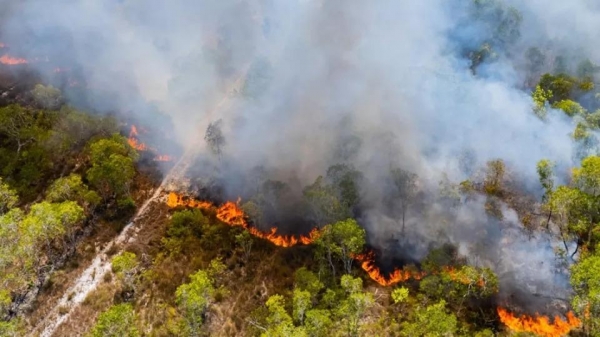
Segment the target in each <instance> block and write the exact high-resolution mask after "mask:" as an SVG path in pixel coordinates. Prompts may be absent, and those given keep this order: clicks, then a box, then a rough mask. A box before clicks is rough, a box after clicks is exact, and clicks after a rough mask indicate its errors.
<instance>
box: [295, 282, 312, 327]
mask: <svg viewBox="0 0 600 337" xmlns="http://www.w3.org/2000/svg"><path fill="white" fill-rule="evenodd" d="M311 297H312V296H311V293H310V292H308V291H306V290H300V289H294V292H293V297H292V304H293V314H294V320H295V321H296V322H298V324H300V325H302V324H304V318H305V316H306V312H307V311H308V310H309V309H310V308H311V307H312V300H311Z"/></svg>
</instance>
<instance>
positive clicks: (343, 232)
mask: <svg viewBox="0 0 600 337" xmlns="http://www.w3.org/2000/svg"><path fill="white" fill-rule="evenodd" d="M365 237H366V234H365V230H364V229H362V228H361V227H360V226H359V225H358V223H357V222H356V221H355V220H353V219H347V220H344V221H338V222H336V223H334V224H333V225H327V226H325V227H323V229H322V231H321V236H320V237H319V238H318V239H317V240H316V241H315V244H316V245H317V247H319V250H318V254H321V255H324V256H325V258H326V259H327V262H328V263H329V265H330V267H331V270H332V272H333V274H334V276H335V263H334V257H335V258H337V259H339V260H340V261H341V262H342V263H343V265H344V270H345V271H346V273H348V274H350V273H351V272H352V263H353V261H354V256H356V255H357V254H360V253H361V252H362V250H363V248H364V245H365V242H366V241H365Z"/></svg>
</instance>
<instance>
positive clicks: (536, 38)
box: [0, 0, 600, 292]
mask: <svg viewBox="0 0 600 337" xmlns="http://www.w3.org/2000/svg"><path fill="white" fill-rule="evenodd" d="M6 3H7V4H8V1H6ZM476 3H480V4H481V3H483V4H484V5H481V6H483V7H481V6H479V5H476ZM509 5H511V6H513V7H514V9H516V10H517V11H519V12H520V14H518V13H517V14H516V13H515V11H513V10H512V9H511V7H509ZM486 6H487V7H486ZM2 8H4V9H2V10H0V12H1V13H0V17H2V18H4V19H3V20H2V23H1V24H0V32H1V35H0V40H1V41H2V42H4V43H6V44H8V45H10V46H11V48H12V49H13V50H14V51H15V52H16V53H17V54H19V55H24V56H27V57H28V58H30V59H33V58H40V57H46V58H47V59H48V60H49V61H48V62H38V63H33V64H32V66H36V67H38V68H39V70H40V71H41V72H42V73H44V74H46V75H48V76H49V80H50V81H51V80H52V77H51V72H50V71H49V69H52V68H54V67H57V66H60V67H65V68H69V69H71V73H72V74H73V76H78V77H79V78H81V79H82V80H83V81H84V83H85V90H82V89H81V88H63V90H65V92H66V93H67V94H68V95H70V98H71V100H72V101H73V102H75V103H78V104H80V105H83V106H85V107H88V108H90V109H93V110H96V111H99V112H102V111H107V110H117V111H120V112H122V113H127V114H130V116H132V117H134V118H136V119H138V120H141V121H142V122H143V123H144V124H146V125H150V126H152V127H154V128H155V129H157V130H161V129H162V130H163V132H165V133H169V134H173V135H175V137H176V138H177V140H178V142H179V143H180V144H181V145H182V146H183V147H185V146H186V145H188V144H192V143H193V144H196V142H197V141H198V140H199V139H202V136H203V135H204V131H205V129H206V127H207V125H208V124H209V123H210V122H214V121H216V120H218V119H222V120H223V132H224V135H225V139H226V144H225V146H224V148H223V160H222V161H219V160H216V159H215V158H214V156H212V157H211V154H210V151H209V150H208V149H202V148H200V149H199V151H200V152H201V153H200V154H199V156H200V158H201V159H200V160H199V162H198V165H197V166H196V167H195V169H194V171H193V172H192V173H191V174H192V176H197V177H199V176H202V177H205V176H215V175H216V176H217V178H216V179H217V180H218V181H219V183H218V185H219V188H220V189H222V191H221V193H222V194H223V195H224V197H236V196H239V195H242V196H247V195H249V194H250V192H248V190H251V189H252V188H251V187H252V184H251V181H252V180H253V178H252V174H253V173H252V172H254V173H256V172H257V171H256V170H255V168H256V167H257V166H261V167H263V168H264V172H263V176H265V175H266V177H267V178H268V179H271V180H281V181H284V182H286V183H287V185H288V189H287V190H286V191H285V193H284V194H282V195H283V197H282V198H283V199H284V200H286V201H285V202H284V204H285V207H283V209H285V212H286V213H289V212H292V213H295V214H293V215H289V216H287V217H286V218H285V219H297V216H296V215H298V217H302V214H304V213H305V212H307V210H306V209H305V208H303V207H300V206H298V207H294V205H298V204H299V203H300V202H299V200H300V199H301V193H302V188H303V187H304V186H306V185H309V184H312V183H313V182H314V180H315V179H316V178H317V177H318V176H319V175H324V174H325V173H326V172H327V169H328V167H330V166H331V165H334V164H338V163H346V164H349V165H351V166H352V167H354V168H355V169H356V170H358V171H360V172H361V173H362V175H363V179H362V180H361V184H360V187H361V188H360V195H361V200H362V201H361V204H360V205H361V207H360V212H359V213H360V214H359V220H360V222H361V224H362V225H364V226H365V227H366V228H367V230H368V233H369V242H370V243H371V244H372V245H374V246H379V247H380V248H382V249H383V247H384V246H385V247H389V246H390V243H389V241H390V240H389V238H390V237H395V238H398V237H400V236H402V235H401V234H400V232H401V231H400V227H401V222H400V213H401V212H400V210H399V208H398V204H397V203H391V204H390V199H393V198H392V197H391V195H392V194H393V193H392V192H391V190H390V185H391V184H392V183H391V181H390V178H389V173H390V169H392V168H402V169H403V170H407V171H410V172H414V173H417V174H418V176H419V178H418V182H419V184H420V185H419V191H420V193H421V196H420V197H419V200H421V201H420V202H419V203H417V204H415V205H411V207H409V208H408V212H407V213H408V214H407V220H406V223H405V226H404V227H406V235H404V236H402V237H403V239H401V240H400V241H396V243H392V244H391V247H392V248H391V249H392V251H394V252H396V253H397V252H401V251H402V252H403V253H402V254H404V255H406V256H409V257H410V258H413V259H420V258H422V257H423V256H424V255H425V254H426V252H427V250H428V248H429V247H430V246H431V245H432V244H436V243H442V242H443V241H447V242H452V243H455V244H456V245H458V246H459V247H460V251H461V252H462V253H463V254H464V255H466V256H469V259H470V260H471V262H472V263H474V264H480V265H487V266H491V267H494V269H495V270H496V271H497V272H499V273H500V274H501V275H500V276H501V277H504V276H506V277H508V278H509V281H507V282H508V283H511V284H512V283H514V282H517V284H522V283H527V284H537V285H538V286H539V285H541V287H545V288H546V289H551V287H550V285H548V282H550V281H548V279H552V280H554V279H555V278H554V277H550V275H554V273H553V272H552V268H554V267H552V264H553V259H554V251H553V249H554V246H555V245H556V243H555V242H553V241H552V239H550V238H539V237H538V238H535V239H532V240H531V239H529V238H528V237H527V236H526V235H525V234H524V233H523V232H522V230H518V231H517V229H522V228H523V225H521V224H520V223H519V221H518V219H517V217H516V215H515V213H514V211H513V210H510V209H508V208H507V206H506V205H504V206H503V210H502V213H503V214H504V220H503V221H499V220H495V219H493V218H492V217H490V216H489V215H488V214H487V213H486V212H485V200H484V198H483V197H478V198H476V199H475V200H472V201H469V202H467V203H465V204H464V205H462V206H460V207H459V208H458V209H450V208H449V207H447V206H446V205H444V204H442V203H439V202H438V201H437V199H436V198H435V197H434V196H433V195H434V194H435V193H436V191H437V184H438V181H439V180H440V179H442V174H447V175H448V177H450V179H451V180H453V181H461V180H463V179H466V178H468V176H469V172H467V171H475V170H476V168H478V167H481V166H482V165H485V163H486V162H487V161H488V160H492V159H496V158H501V159H503V160H504V161H505V162H506V163H507V166H508V167H509V169H510V171H511V172H512V173H513V174H514V175H515V176H516V177H518V179H519V180H520V181H521V182H522V184H521V186H522V187H523V188H524V189H525V190H527V191H529V192H531V193H537V194H538V195H539V191H540V187H539V186H538V184H537V182H536V179H537V177H536V172H535V166H536V163H537V161H538V160H540V159H543V158H549V159H551V160H553V161H555V162H557V163H558V166H559V168H561V169H564V168H566V167H570V166H573V165H576V162H575V160H576V153H575V148H576V147H575V144H573V141H572V139H571V136H570V134H571V133H572V132H573V129H574V127H575V123H574V122H573V121H572V120H571V119H570V118H567V117H566V116H564V114H563V113H562V112H559V111H555V110H552V109H550V111H549V114H548V118H547V119H546V120H545V121H542V120H540V119H538V118H537V117H536V116H535V115H534V114H533V112H532V101H531V96H530V92H529V89H527V87H526V83H528V81H529V79H528V77H531V76H532V74H533V73H536V72H538V73H539V72H540V71H543V70H547V71H550V70H552V69H553V67H554V66H555V64H554V62H555V60H554V57H555V56H557V55H559V54H561V55H563V54H564V55H567V56H568V57H567V64H568V65H569V66H570V67H571V68H572V69H574V68H575V66H576V64H577V62H579V61H580V60H581V58H583V56H582V55H585V57H589V58H590V59H591V60H592V61H598V59H599V58H600V55H598V51H597V50H594V48H593V46H594V44H593V43H592V42H593V41H595V40H594V37H595V32H597V31H598V28H600V27H598V25H600V20H598V16H600V8H599V7H598V5H597V4H594V3H593V1H591V0H590V1H581V2H578V3H577V4H571V3H569V5H567V4H566V3H565V2H564V1H560V0H552V1H542V0H539V1H537V0H535V1H524V0H506V1H505V2H504V3H502V2H500V1H492V0H490V1H479V2H475V1H467V0H464V1H460V0H453V1H441V0H426V1H412V2H398V1H392V0H378V1H369V2H359V1H354V2H348V1H341V0H330V1H320V0H295V1H269V0H249V1H239V0H220V1H209V0H206V1H191V0H177V1H158V0H144V1H142V0H112V1H86V0H70V1H60V0H27V1H14V2H12V3H11V6H2ZM7 13H8V14H7ZM482 46H485V47H482ZM532 47H536V48H540V49H541V50H543V51H544V55H545V62H543V64H539V65H537V66H539V67H538V68H539V69H537V70H535V71H534V70H532V66H531V64H529V63H528V60H527V57H526V52H527V50H528V49H529V48H532ZM482 48H483V49H482ZM486 48H487V49H486ZM473 52H480V54H479V55H480V57H479V61H477V64H473V63H472V61H471V60H472V59H473ZM475 58H477V57H475ZM165 115H166V116H168V118H167V117H165ZM166 120H168V121H169V122H168V123H166V122H165V121H166ZM169 123H171V124H172V127H171V126H169ZM465 153H467V154H469V158H471V160H470V161H469V162H468V163H467V164H466V167H465V163H464V162H461V158H464V154H465ZM202 179H204V180H202V181H203V182H204V183H206V184H205V185H206V186H208V185H210V182H208V183H207V180H206V179H205V178H202ZM209 180H210V179H209ZM208 187H210V186H208ZM208 187H207V188H208ZM279 197H280V196H271V197H270V200H276V199H278V198H279ZM296 201H298V202H296ZM272 217H273V219H277V216H276V215H272ZM285 219H281V218H280V219H279V220H277V222H278V223H283V222H284V221H283V220H285ZM293 223H294V224H297V223H298V222H297V221H293ZM294 226H296V225H294ZM292 227H293V226H292ZM392 241H393V240H392ZM478 245H479V246H478ZM524 261H526V262H527V263H528V264H529V265H530V266H534V267H530V268H523V267H522V264H523V263H524ZM511 275H512V276H511ZM515 275H516V276H515ZM503 279H504V278H503ZM551 284H552V286H556V285H557V284H558V285H559V286H560V287H562V288H563V289H565V288H566V284H565V282H564V280H557V281H551ZM521 287H522V286H521ZM538 292H539V291H538Z"/></svg>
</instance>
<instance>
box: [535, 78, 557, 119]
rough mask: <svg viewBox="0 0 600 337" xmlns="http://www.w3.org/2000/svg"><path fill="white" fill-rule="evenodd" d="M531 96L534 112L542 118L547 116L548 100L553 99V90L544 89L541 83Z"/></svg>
mask: <svg viewBox="0 0 600 337" xmlns="http://www.w3.org/2000/svg"><path fill="white" fill-rule="evenodd" d="M531 97H532V99H533V112H534V113H535V114H536V115H537V116H538V117H539V118H541V119H544V118H546V114H547V112H548V101H550V99H552V91H551V90H544V89H542V87H541V86H540V85H537V86H536V87H535V91H534V92H533V93H532V94H531Z"/></svg>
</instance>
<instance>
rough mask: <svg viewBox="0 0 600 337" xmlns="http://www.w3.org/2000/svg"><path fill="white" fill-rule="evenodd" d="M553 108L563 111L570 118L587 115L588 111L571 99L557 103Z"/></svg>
mask: <svg viewBox="0 0 600 337" xmlns="http://www.w3.org/2000/svg"><path fill="white" fill-rule="evenodd" d="M552 107H554V108H556V109H560V110H562V111H563V112H564V113H566V114H567V115H568V116H569V117H573V116H575V115H585V114H586V113H587V111H586V110H585V109H584V108H583V107H582V106H581V105H580V104H579V103H577V102H575V101H572V100H570V99H565V100H562V101H559V102H556V103H554V104H553V105H552Z"/></svg>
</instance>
